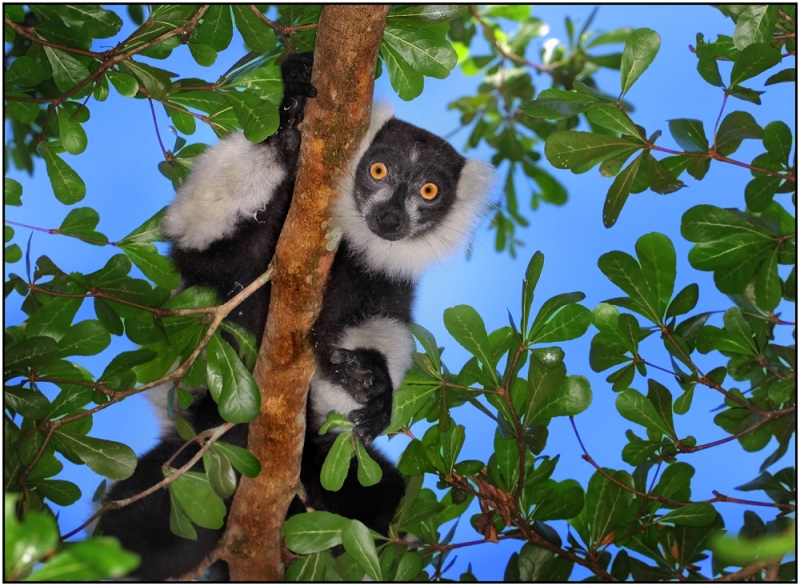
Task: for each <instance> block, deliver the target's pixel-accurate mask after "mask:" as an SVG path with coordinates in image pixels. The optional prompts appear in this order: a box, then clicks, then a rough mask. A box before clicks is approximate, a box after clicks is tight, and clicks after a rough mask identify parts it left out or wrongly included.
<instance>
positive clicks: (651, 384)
mask: <svg viewBox="0 0 800 586" xmlns="http://www.w3.org/2000/svg"><path fill="white" fill-rule="evenodd" d="M647 399H648V400H649V401H650V402H651V403H652V404H653V406H654V407H655V408H656V411H657V412H658V415H659V417H660V418H661V420H662V421H664V423H666V424H667V427H668V428H669V429H670V431H671V432H672V433H671V434H670V435H671V437H673V438H674V437H677V434H676V433H675V424H674V423H673V420H672V393H670V392H669V389H667V387H665V386H664V385H662V384H661V383H659V382H658V381H656V380H653V379H648V381H647Z"/></svg>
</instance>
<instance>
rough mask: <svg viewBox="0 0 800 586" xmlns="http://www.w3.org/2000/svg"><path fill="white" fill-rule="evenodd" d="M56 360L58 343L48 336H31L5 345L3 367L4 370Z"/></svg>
mask: <svg viewBox="0 0 800 586" xmlns="http://www.w3.org/2000/svg"><path fill="white" fill-rule="evenodd" d="M55 360H58V344H57V343H56V341H55V340H54V339H53V338H51V337H49V336H32V335H31V334H28V338H26V339H25V340H21V341H19V342H16V343H14V344H10V345H8V346H6V347H5V352H4V355H3V367H4V368H5V370H6V371H11V370H16V369H19V368H23V367H26V366H34V365H44V364H49V363H51V362H54V361H55Z"/></svg>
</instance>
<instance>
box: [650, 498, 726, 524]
mask: <svg viewBox="0 0 800 586" xmlns="http://www.w3.org/2000/svg"><path fill="white" fill-rule="evenodd" d="M716 517H717V511H716V509H715V508H714V506H713V505H712V504H711V503H690V504H688V505H684V506H682V507H678V508H677V509H675V510H673V511H670V512H669V513H667V514H666V515H664V516H663V517H661V518H660V519H659V520H658V522H659V523H674V524H675V525H685V526H687V527H705V526H706V525H709V524H711V523H712V522H713V521H714V519H716Z"/></svg>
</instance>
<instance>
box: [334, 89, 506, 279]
mask: <svg viewBox="0 0 800 586" xmlns="http://www.w3.org/2000/svg"><path fill="white" fill-rule="evenodd" d="M390 118H392V114H391V108H390V107H389V106H388V105H387V104H383V103H378V104H376V105H375V106H374V107H373V110H372V122H371V123H370V129H369V132H368V133H367V135H366V136H365V137H364V140H363V142H362V143H361V148H360V149H359V151H358V153H357V154H356V155H355V157H354V158H353V162H352V163H351V167H350V171H349V173H348V174H347V177H346V179H345V180H344V181H343V182H342V183H341V184H340V186H339V197H338V199H337V200H336V204H335V206H334V217H335V219H336V222H337V224H338V225H339V226H340V227H341V228H342V231H343V233H344V237H345V238H346V239H347V242H348V243H349V244H350V245H351V246H352V247H353V249H354V251H355V252H356V253H357V254H358V255H359V256H360V257H361V258H363V259H364V261H365V262H366V265H367V268H368V269H370V270H373V271H376V272H380V273H384V274H386V275H389V276H391V277H395V278H401V279H409V280H411V281H416V280H417V278H419V276H420V274H421V273H422V271H424V270H425V269H426V268H427V267H428V266H429V265H431V264H433V263H434V262H442V261H443V260H444V259H445V258H446V257H448V256H450V255H451V254H453V253H454V252H456V251H457V250H459V249H460V248H461V247H462V245H463V244H465V241H466V240H467V239H468V237H469V235H470V234H471V232H472V230H473V229H474V228H475V225H476V224H477V223H478V221H479V220H480V219H481V217H483V215H484V213H485V212H486V210H487V209H488V205H489V201H488V195H489V193H490V192H491V189H492V185H493V183H494V181H495V170H494V167H493V166H492V165H490V164H488V163H485V162H483V161H479V160H477V159H467V160H466V162H465V164H464V168H463V169H462V170H461V176H460V177H459V180H458V187H457V189H456V200H455V202H454V203H453V206H452V207H451V208H450V211H449V212H448V213H447V216H445V218H444V219H443V220H441V221H440V222H439V224H438V225H437V226H436V227H435V228H433V229H432V230H430V231H428V232H426V233H425V234H423V235H421V236H417V237H412V238H404V239H401V240H396V241H394V242H391V241H389V240H384V239H383V238H380V237H378V236H376V235H375V234H374V233H373V232H372V230H370V229H369V227H368V226H367V221H366V219H365V218H364V215H363V214H361V213H360V212H359V211H358V208H357V206H356V200H355V197H354V195H353V187H354V183H355V172H356V167H357V166H358V163H359V162H360V161H361V158H362V157H363V156H364V153H365V152H366V150H367V149H368V148H369V145H370V143H371V142H372V140H373V139H374V138H375V135H376V134H377V133H378V131H379V130H380V129H381V127H383V125H384V124H385V123H386V122H387V121H388V120H389V119H390Z"/></svg>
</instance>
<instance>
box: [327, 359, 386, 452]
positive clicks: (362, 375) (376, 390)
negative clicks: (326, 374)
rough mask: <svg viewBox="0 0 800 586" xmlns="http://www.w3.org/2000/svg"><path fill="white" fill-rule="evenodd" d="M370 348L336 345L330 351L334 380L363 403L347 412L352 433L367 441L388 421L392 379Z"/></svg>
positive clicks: (358, 401) (375, 435) (383, 427)
mask: <svg viewBox="0 0 800 586" xmlns="http://www.w3.org/2000/svg"><path fill="white" fill-rule="evenodd" d="M372 354H374V353H373V352H370V351H364V350H347V349H345V348H337V349H336V350H334V351H333V352H332V353H331V359H330V360H331V366H332V367H331V370H332V372H333V376H334V379H335V381H336V383H337V384H338V385H339V386H341V387H342V388H343V389H344V390H345V391H347V392H348V393H349V394H350V396H351V397H353V399H354V400H355V401H356V402H357V403H359V404H361V405H364V407H363V408H361V409H353V410H352V411H350V413H348V414H347V417H348V419H350V421H352V422H353V423H355V424H356V427H355V428H354V429H353V433H354V434H355V435H356V437H358V438H359V439H360V440H361V441H363V442H364V443H369V442H371V441H372V440H373V439H375V438H376V437H377V436H379V435H380V434H381V432H382V431H383V430H384V429H386V427H387V426H388V425H389V420H390V419H391V416H392V383H391V379H390V378H389V373H388V372H387V370H386V366H385V365H384V364H382V363H381V360H380V359H378V358H376V357H374V356H372Z"/></svg>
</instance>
